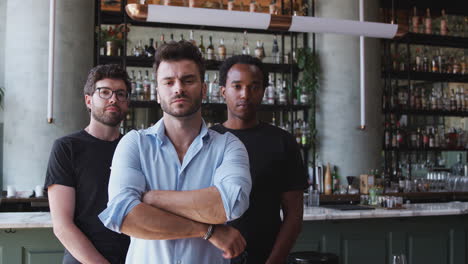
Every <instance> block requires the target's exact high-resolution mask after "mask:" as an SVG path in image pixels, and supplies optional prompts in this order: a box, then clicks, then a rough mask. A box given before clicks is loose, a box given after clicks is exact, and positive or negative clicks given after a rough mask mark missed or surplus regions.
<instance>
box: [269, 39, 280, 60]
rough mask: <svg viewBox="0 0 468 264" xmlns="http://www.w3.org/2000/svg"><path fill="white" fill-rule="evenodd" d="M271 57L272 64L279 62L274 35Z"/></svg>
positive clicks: (277, 47) (278, 52)
mask: <svg viewBox="0 0 468 264" xmlns="http://www.w3.org/2000/svg"><path fill="white" fill-rule="evenodd" d="M271 56H272V57H273V63H280V62H281V60H280V50H279V46H278V39H277V38H276V35H275V36H274V37H273V48H272V49H271Z"/></svg>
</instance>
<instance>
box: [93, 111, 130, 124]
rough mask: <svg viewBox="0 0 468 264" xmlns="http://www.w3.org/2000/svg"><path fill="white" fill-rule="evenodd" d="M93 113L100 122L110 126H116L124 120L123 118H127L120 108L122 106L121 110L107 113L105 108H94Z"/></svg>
mask: <svg viewBox="0 0 468 264" xmlns="http://www.w3.org/2000/svg"><path fill="white" fill-rule="evenodd" d="M116 107H118V106H116ZM91 115H92V116H93V118H94V119H95V120H96V121H98V122H99V123H101V124H104V125H107V126H110V127H116V126H118V125H120V122H122V120H124V118H125V113H123V112H122V109H120V107H119V112H110V113H109V112H108V113H106V112H105V109H104V108H103V109H101V110H99V111H98V110H92V111H91Z"/></svg>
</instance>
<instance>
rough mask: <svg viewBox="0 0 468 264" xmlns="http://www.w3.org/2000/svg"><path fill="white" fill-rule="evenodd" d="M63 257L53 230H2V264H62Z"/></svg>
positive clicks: (0, 240) (0, 235) (0, 237)
mask: <svg viewBox="0 0 468 264" xmlns="http://www.w3.org/2000/svg"><path fill="white" fill-rule="evenodd" d="M62 257H63V246H62V244H61V243H60V241H58V239H57V238H56V237H55V236H54V234H53V232H52V229H51V228H37V229H13V230H9V229H0V264H14V263H18V264H60V263H62Z"/></svg>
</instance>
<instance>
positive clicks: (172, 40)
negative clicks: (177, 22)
mask: <svg viewBox="0 0 468 264" xmlns="http://www.w3.org/2000/svg"><path fill="white" fill-rule="evenodd" d="M174 41H175V40H174V34H173V33H171V42H174Z"/></svg>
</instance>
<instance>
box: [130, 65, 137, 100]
mask: <svg viewBox="0 0 468 264" xmlns="http://www.w3.org/2000/svg"><path fill="white" fill-rule="evenodd" d="M130 86H131V94H132V95H131V99H135V98H136V79H135V70H132V76H131V78H130Z"/></svg>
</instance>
